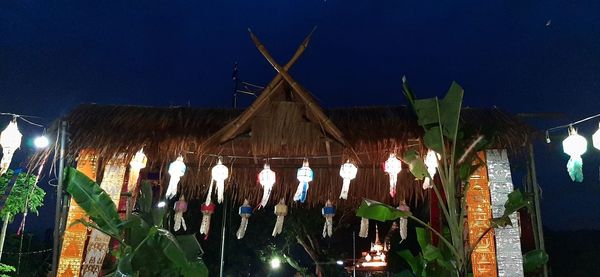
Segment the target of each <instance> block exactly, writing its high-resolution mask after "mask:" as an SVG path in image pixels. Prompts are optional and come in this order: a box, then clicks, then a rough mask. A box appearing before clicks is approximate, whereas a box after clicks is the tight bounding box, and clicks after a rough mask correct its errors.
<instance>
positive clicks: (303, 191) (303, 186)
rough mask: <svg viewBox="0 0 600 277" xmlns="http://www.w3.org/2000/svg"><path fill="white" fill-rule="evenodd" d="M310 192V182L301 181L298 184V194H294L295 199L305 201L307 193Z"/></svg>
mask: <svg viewBox="0 0 600 277" xmlns="http://www.w3.org/2000/svg"><path fill="white" fill-rule="evenodd" d="M307 192H308V182H301V183H299V184H298V189H296V194H294V201H300V202H301V203H304V201H306V195H307Z"/></svg>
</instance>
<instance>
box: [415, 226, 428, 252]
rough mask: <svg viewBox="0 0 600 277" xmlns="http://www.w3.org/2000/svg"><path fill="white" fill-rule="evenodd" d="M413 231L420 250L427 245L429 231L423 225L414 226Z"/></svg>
mask: <svg viewBox="0 0 600 277" xmlns="http://www.w3.org/2000/svg"><path fill="white" fill-rule="evenodd" d="M415 233H416V234H417V242H418V243H419V247H421V252H422V251H424V250H425V247H427V245H429V232H427V230H426V229H425V228H423V227H415Z"/></svg>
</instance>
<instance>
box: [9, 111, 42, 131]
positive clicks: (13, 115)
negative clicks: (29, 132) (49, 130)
mask: <svg viewBox="0 0 600 277" xmlns="http://www.w3.org/2000/svg"><path fill="white" fill-rule="evenodd" d="M0 115H10V116H12V117H13V118H19V119H21V120H23V121H25V122H26V123H29V124H31V125H33V126H37V127H41V128H44V125H42V124H39V123H35V122H32V121H31V120H29V119H27V118H26V117H29V118H41V117H39V116H33V115H23V114H16V113H0Z"/></svg>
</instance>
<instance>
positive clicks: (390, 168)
mask: <svg viewBox="0 0 600 277" xmlns="http://www.w3.org/2000/svg"><path fill="white" fill-rule="evenodd" d="M383 168H384V171H385V172H386V173H387V174H388V175H389V177H390V195H391V196H392V198H394V197H395V196H396V182H398V173H400V171H402V162H400V160H398V158H396V154H394V153H391V154H390V157H389V158H388V159H387V161H385V164H384V165H383Z"/></svg>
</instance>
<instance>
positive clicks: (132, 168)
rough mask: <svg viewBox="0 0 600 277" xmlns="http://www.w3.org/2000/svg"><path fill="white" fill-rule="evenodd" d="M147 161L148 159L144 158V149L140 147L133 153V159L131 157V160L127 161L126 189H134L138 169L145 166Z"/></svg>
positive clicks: (138, 174) (138, 173)
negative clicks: (127, 177) (127, 178)
mask: <svg viewBox="0 0 600 277" xmlns="http://www.w3.org/2000/svg"><path fill="white" fill-rule="evenodd" d="M147 161H148V159H147V158H146V155H145V154H144V149H143V148H142V149H140V151H138V152H137V153H135V156H133V159H131V162H129V181H128V182H127V190H128V191H133V190H135V187H136V185H137V182H138V178H139V176H140V170H142V168H145V167H146V162H147Z"/></svg>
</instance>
